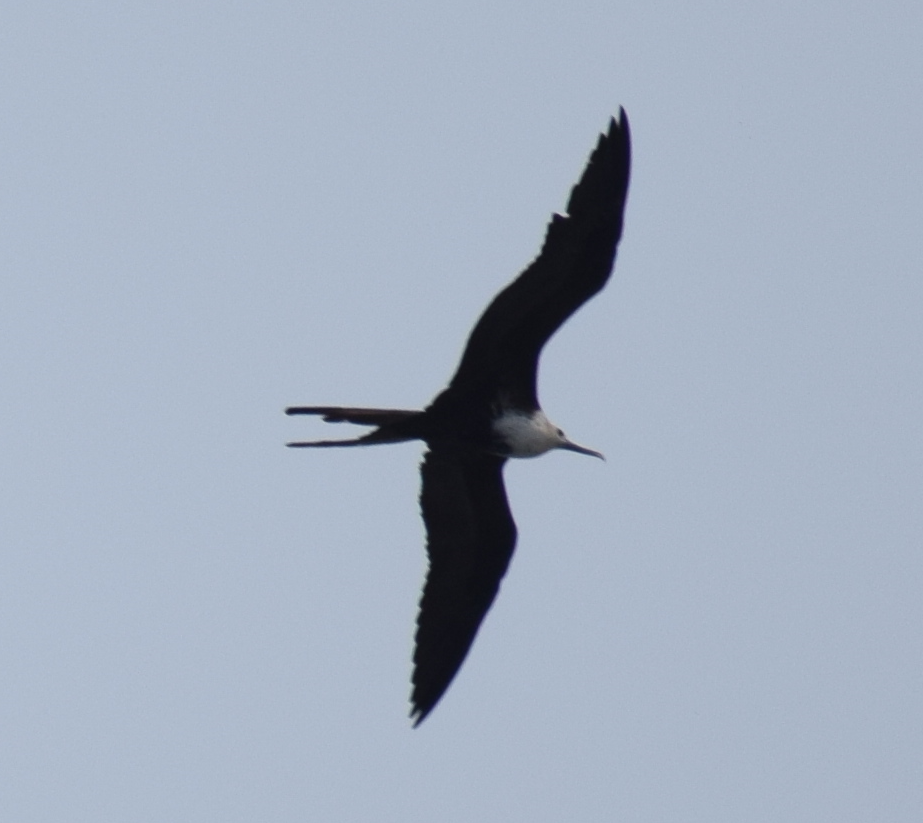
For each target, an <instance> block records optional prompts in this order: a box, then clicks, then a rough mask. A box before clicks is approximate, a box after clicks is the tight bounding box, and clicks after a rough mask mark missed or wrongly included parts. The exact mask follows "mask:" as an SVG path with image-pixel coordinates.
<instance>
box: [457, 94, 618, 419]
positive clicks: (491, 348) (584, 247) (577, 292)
mask: <svg viewBox="0 0 923 823" xmlns="http://www.w3.org/2000/svg"><path fill="white" fill-rule="evenodd" d="M630 168H631V138H630V134H629V129H628V117H627V115H626V114H625V110H624V109H621V110H620V112H619V119H618V121H617V122H616V120H615V118H613V119H612V120H610V122H609V130H608V132H607V133H606V134H601V135H600V136H599V141H598V143H597V144H596V148H595V149H594V150H593V153H592V154H591V155H590V160H589V162H588V164H587V167H586V169H585V170H584V172H583V175H582V177H581V178H580V181H579V182H578V183H577V185H576V186H574V188H573V190H572V191H571V196H570V200H569V201H568V204H567V215H566V216H563V215H560V214H555V215H554V216H553V217H552V219H551V222H550V223H549V224H548V230H547V232H546V234H545V242H544V245H543V246H542V250H541V252H540V253H539V256H538V257H537V258H535V260H534V261H533V262H532V263H531V265H529V267H528V268H527V269H526V270H525V271H524V272H522V274H520V275H519V277H517V278H516V279H515V280H514V281H513V282H512V283H511V284H510V285H509V286H507V287H506V288H505V289H504V290H503V291H501V292H500V293H499V294H498V295H497V296H496V297H495V298H494V299H493V301H492V302H491V303H490V305H489V306H488V307H487V309H485V311H484V313H483V314H482V315H481V317H480V319H479V320H478V322H477V324H476V325H475V327H474V329H473V331H472V332H471V335H470V336H469V338H468V343H467V345H466V347H465V351H464V354H463V355H462V359H461V363H460V364H459V366H458V370H457V371H456V373H455V376H454V377H453V378H452V382H451V384H450V387H451V388H454V389H459V390H464V389H467V388H472V387H478V386H482V387H485V388H487V387H488V386H487V385H485V381H486V383H488V384H492V385H497V384H502V385H504V386H505V387H507V388H508V389H510V390H511V392H512V394H513V395H514V397H513V398H512V399H514V400H518V401H520V402H524V403H531V404H532V405H534V406H538V398H537V397H536V388H535V374H536V370H537V367H538V358H539V355H540V353H541V350H542V346H544V345H545V343H546V342H547V340H548V338H549V337H551V335H553V334H554V333H555V332H556V331H557V330H558V329H559V328H560V327H561V324H562V323H564V321H565V320H567V318H568V317H570V316H571V314H573V313H574V312H575V311H576V310H577V309H578V308H580V306H582V305H583V304H584V303H585V302H586V301H587V300H589V299H590V298H591V297H592V296H593V295H594V294H596V293H597V292H598V291H599V290H600V289H602V287H603V286H604V285H605V284H606V281H607V280H608V279H609V275H610V274H611V272H612V266H613V263H614V262H615V249H616V246H617V245H618V242H619V239H620V238H621V236H622V224H623V213H624V209H625V199H626V197H627V194H628V178H629V173H630Z"/></svg>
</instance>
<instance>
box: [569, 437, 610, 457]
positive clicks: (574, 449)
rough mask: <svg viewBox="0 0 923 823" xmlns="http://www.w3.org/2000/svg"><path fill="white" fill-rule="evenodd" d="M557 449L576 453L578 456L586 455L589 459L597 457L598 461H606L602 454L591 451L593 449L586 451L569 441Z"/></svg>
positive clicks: (584, 448) (585, 448) (584, 447)
mask: <svg viewBox="0 0 923 823" xmlns="http://www.w3.org/2000/svg"><path fill="white" fill-rule="evenodd" d="M558 448H559V449H567V451H569V452H577V453H578V454H588V455H590V457H598V458H599V459H600V460H605V459H606V457H605V455H604V454H603V453H602V452H597V451H593V449H588V448H587V447H586V446H578V445H577V444H576V443H571V441H570V440H565V441H564V442H563V443H562V444H561V445H560V446H558Z"/></svg>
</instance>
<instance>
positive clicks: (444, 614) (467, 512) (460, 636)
mask: <svg viewBox="0 0 923 823" xmlns="http://www.w3.org/2000/svg"><path fill="white" fill-rule="evenodd" d="M505 462H506V459H505V458H502V457H495V456H493V455H487V454H458V453H457V452H454V451H449V450H440V449H438V448H436V449H434V450H432V451H430V452H427V454H426V456H425V457H424V459H423V464H422V466H421V467H420V471H421V474H422V479H423V484H422V490H421V492H420V508H421V509H422V513H423V522H424V523H425V524H426V532H427V547H426V548H427V553H428V555H429V571H428V573H427V576H426V583H425V585H424V587H423V596H422V597H421V599H420V611H419V614H418V616H417V633H416V648H415V650H414V655H413V663H414V669H413V678H412V680H413V693H412V695H411V703H412V709H411V717H412V718H414V725H419V723H421V722H422V721H423V719H424V718H425V717H426V716H427V715H428V714H429V713H430V711H432V709H433V707H434V706H435V705H436V703H437V702H438V701H439V699H440V698H441V697H442V695H443V694H444V693H445V690H446V689H447V688H448V687H449V684H450V683H451V682H452V679H453V678H454V677H455V674H456V673H457V672H458V669H459V667H460V666H461V664H462V662H463V661H464V659H465V656H466V655H467V654H468V649H470V648H471V644H472V642H474V637H475V635H476V634H477V631H478V627H479V626H480V625H481V621H482V620H483V619H484V615H485V614H487V610H488V609H489V608H490V605H491V603H493V600H494V597H495V596H496V594H497V590H498V589H499V587H500V580H501V579H502V578H503V575H504V574H505V573H506V569H507V566H508V565H509V562H510V558H511V557H512V556H513V547H514V546H515V544H516V525H515V523H514V522H513V516H512V515H511V514H510V507H509V503H508V502H507V499H506V490H505V489H504V487H503V475H502V469H503V464H504V463H505Z"/></svg>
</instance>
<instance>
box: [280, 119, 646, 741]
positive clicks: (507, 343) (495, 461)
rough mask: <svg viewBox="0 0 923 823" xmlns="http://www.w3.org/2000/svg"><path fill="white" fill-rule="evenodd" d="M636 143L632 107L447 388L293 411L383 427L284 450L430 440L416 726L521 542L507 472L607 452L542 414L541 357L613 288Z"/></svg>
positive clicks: (495, 306)
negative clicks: (568, 324)
mask: <svg viewBox="0 0 923 823" xmlns="http://www.w3.org/2000/svg"><path fill="white" fill-rule="evenodd" d="M630 165H631V147H630V138H629V131H628V118H627V116H626V114H625V110H624V109H621V110H620V112H619V119H618V121H616V120H615V118H612V119H611V120H610V123H609V129H608V131H607V133H605V134H601V135H600V136H599V141H598V142H597V144H596V148H595V149H594V150H593V152H592V154H591V155H590V159H589V162H588V164H587V167H586V169H585V171H584V172H583V175H582V176H581V178H580V181H579V182H578V183H577V185H576V186H574V188H573V191H572V192H571V196H570V200H569V201H568V204H567V214H566V215H560V214H555V215H553V216H552V219H551V222H550V223H549V225H548V229H547V232H546V235H545V242H544V245H543V246H542V250H541V252H540V254H539V256H538V257H537V258H536V259H535V260H534V261H533V262H532V263H531V265H529V266H528V268H526V270H525V271H523V272H522V273H521V274H520V275H519V276H518V277H517V278H516V279H515V280H514V281H513V282H512V283H510V284H509V285H508V286H507V287H506V288H505V289H503V291H501V292H500V293H499V294H498V295H497V296H496V297H495V298H494V299H493V301H492V302H491V303H490V305H489V306H488V307H487V309H486V310H485V311H484V313H483V314H482V315H481V317H480V319H479V320H478V322H477V324H476V325H475V327H474V329H473V330H472V332H471V334H470V336H469V337H468V342H467V345H466V346H465V350H464V353H463V354H462V358H461V362H460V364H459V366H458V369H457V370H456V372H455V375H454V376H453V377H452V380H451V381H450V383H449V385H448V387H447V388H446V389H445V390H444V391H443V392H441V393H440V394H439V395H437V397H436V398H435V399H434V400H433V401H432V403H430V405H429V406H428V407H427V408H425V409H423V410H422V411H410V410H406V409H365V408H361V409H360V408H348V407H341V406H293V407H291V408H288V409H286V414H311V415H320V416H321V417H322V418H323V419H324V420H325V421H326V422H328V423H354V424H358V425H362V426H374V427H375V429H374V430H373V431H371V432H368V433H366V434H365V435H363V436H361V437H356V438H354V439H349V440H320V441H314V442H308V443H289V444H288V445H289V446H294V447H310V448H316V447H328V446H370V445H374V444H378V443H400V442H404V441H407V440H423V441H424V442H425V443H426V445H427V447H428V450H427V452H426V454H425V455H424V457H423V463H422V464H421V467H420V471H421V475H422V489H421V492H420V508H421V510H422V514H423V522H424V523H425V525H426V533H427V545H426V548H427V554H428V557H429V570H428V572H427V575H426V582H425V584H424V587H423V595H422V597H421V599H420V609H419V613H418V616H417V630H416V636H415V640H416V645H415V649H414V654H413V667H414V668H413V675H412V685H413V689H412V694H411V712H410V716H411V718H412V719H413V720H414V726H418V725H419V724H420V723H421V722H422V721H423V720H424V719H425V718H426V716H427V715H428V714H429V713H430V712H431V711H432V710H433V708H434V706H435V705H436V703H437V702H438V701H439V699H440V698H441V697H442V695H443V694H444V693H445V691H446V689H447V688H448V687H449V684H450V683H451V682H452V680H453V678H454V677H455V675H456V673H457V672H458V669H459V668H460V666H461V664H462V662H463V661H464V659H465V657H466V656H467V654H468V650H469V649H470V648H471V644H472V643H473V642H474V638H475V635H476V634H477V632H478V628H479V627H480V625H481V621H482V620H483V619H484V616H485V615H486V614H487V610H488V609H489V608H490V606H491V604H492V603H493V601H494V598H495V596H496V594H497V591H498V589H499V587H500V581H501V579H502V578H503V576H504V574H505V573H506V570H507V567H508V566H509V563H510V559H511V557H512V555H513V547H514V546H515V543H516V525H515V523H514V522H513V517H512V515H511V514H510V508H509V503H508V502H507V498H506V490H505V488H504V486H503V476H502V470H503V466H504V464H505V463H506V461H507V459H508V458H510V457H536V456H538V455H540V454H544V453H545V452H547V451H550V450H551V449H567V450H568V451H573V452H579V453H580V454H588V455H592V456H594V457H600V458H601V457H602V455H601V454H600V453H599V452H597V451H593V450H592V449H588V448H585V447H584V446H578V445H577V444H576V443H573V442H571V441H570V440H568V439H567V437H566V436H565V435H564V432H563V431H561V429H559V428H558V427H557V426H555V425H554V424H553V423H552V422H551V421H550V420H549V419H548V418H547V417H546V416H545V413H544V412H543V411H542V410H541V407H540V406H539V403H538V395H537V392H536V372H537V370H538V359H539V355H540V354H541V350H542V347H543V346H544V345H545V343H546V342H547V341H548V339H549V338H550V337H551V336H552V335H553V334H554V333H555V332H556V331H557V330H558V329H559V328H560V327H561V325H562V324H563V323H564V321H565V320H567V318H568V317H570V316H571V315H572V314H573V313H574V312H575V311H576V310H577V309H578V308H580V306H582V305H583V304H584V303H585V302H586V301H587V300H589V299H590V298H591V297H592V296H593V295H594V294H596V293H597V292H598V291H599V290H600V289H602V287H603V286H604V285H605V284H606V281H607V280H608V279H609V275H610V273H611V272H612V266H613V263H614V261H615V250H616V246H617V245H618V242H619V239H620V237H621V235H622V219H623V218H622V216H623V212H624V209H625V198H626V195H627V193H628V177H629V169H630Z"/></svg>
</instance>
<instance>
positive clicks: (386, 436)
mask: <svg viewBox="0 0 923 823" xmlns="http://www.w3.org/2000/svg"><path fill="white" fill-rule="evenodd" d="M285 413H286V414H316V415H319V416H320V417H322V418H323V419H324V422H326V423H354V424H356V425H359V426H377V428H376V429H375V430H374V431H370V432H368V434H364V435H362V436H361V437H354V438H351V439H349V440H313V441H310V442H297V443H287V444H286V445H288V446H290V447H292V448H298V449H305V448H327V447H330V446H371V445H374V444H376V443H400V442H403V441H406V440H416V439H418V438H419V437H420V436H421V433H420V432H419V431H418V425H415V424H416V423H417V420H418V419H419V418H420V417H422V415H423V412H419V411H409V410H407V409H356V408H350V407H345V406H290V407H289V408H287V409H286V410H285ZM402 424H403V425H402Z"/></svg>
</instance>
